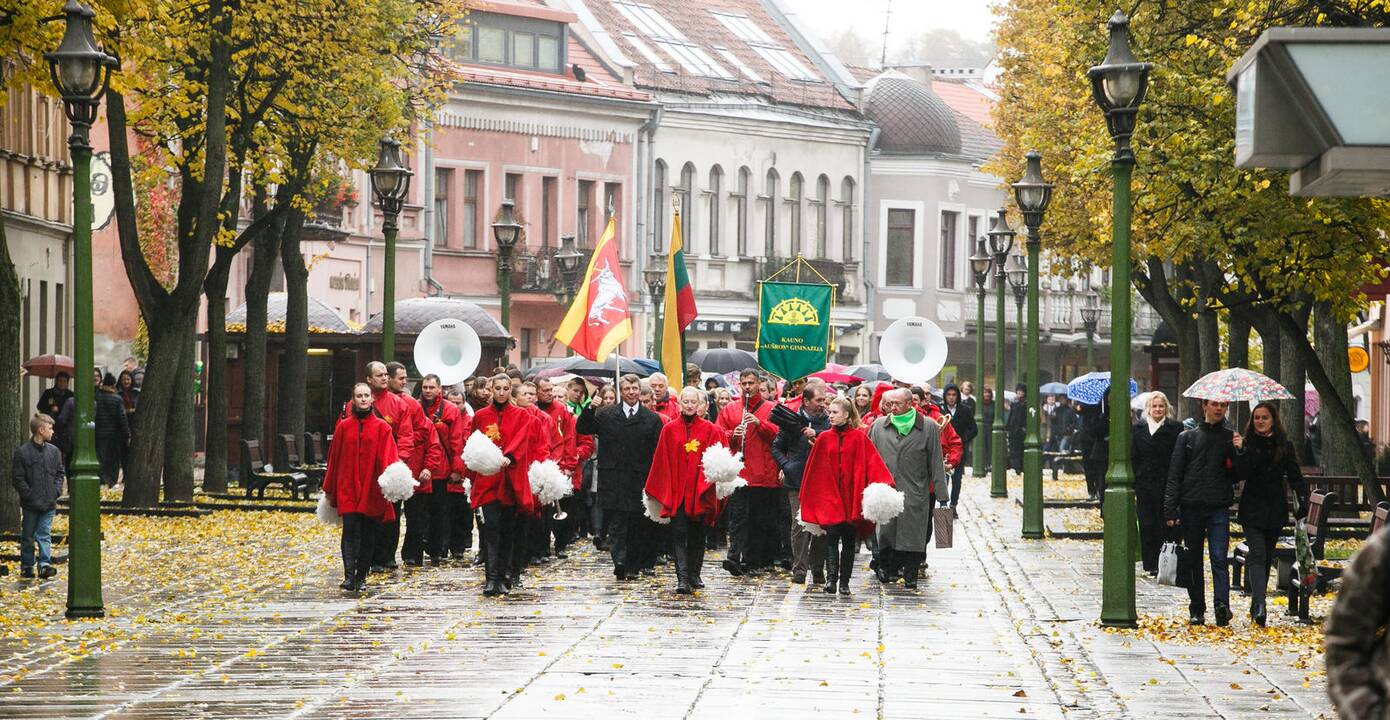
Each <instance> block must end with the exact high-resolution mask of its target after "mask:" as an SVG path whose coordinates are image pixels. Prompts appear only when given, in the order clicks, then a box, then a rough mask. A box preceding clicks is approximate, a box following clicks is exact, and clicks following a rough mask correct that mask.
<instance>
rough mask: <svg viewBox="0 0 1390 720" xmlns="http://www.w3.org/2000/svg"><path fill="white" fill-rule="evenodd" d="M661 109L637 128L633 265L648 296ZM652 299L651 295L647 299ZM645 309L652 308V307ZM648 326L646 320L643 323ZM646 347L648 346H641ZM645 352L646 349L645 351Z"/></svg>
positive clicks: (641, 289)
mask: <svg viewBox="0 0 1390 720" xmlns="http://www.w3.org/2000/svg"><path fill="white" fill-rule="evenodd" d="M661 115H662V109H661V106H660V105H657V106H656V107H654V108H652V110H651V115H650V116H648V118H647V121H646V122H644V123H642V126H641V127H639V128H637V236H636V238H635V239H634V241H633V254H634V257H633V258H632V266H633V269H634V270H635V272H634V273H633V274H634V275H636V282H637V286H638V288H639V290H638V292H637V296H638V297H647V293H646V287H647V283H646V279H645V278H646V276H645V275H644V274H643V273H644V271H645V270H646V269H647V252H646V251H649V250H650V248H651V244H650V243H648V242H647V241H646V237H647V224H648V223H647V203H648V202H649V201H650V200H651V197H652V187H651V184H652V176H653V175H654V170H653V166H654V165H655V163H656V153H655V152H654V151H653V149H652V137H653V136H654V135H656V128H657V126H659V125H660V124H661ZM648 301H649V302H650V301H651V298H648ZM643 309H644V310H648V311H650V308H649V307H644V308H643ZM643 325H644V326H645V323H644V324H643ZM641 349H643V350H645V348H641ZM643 354H645V352H643Z"/></svg>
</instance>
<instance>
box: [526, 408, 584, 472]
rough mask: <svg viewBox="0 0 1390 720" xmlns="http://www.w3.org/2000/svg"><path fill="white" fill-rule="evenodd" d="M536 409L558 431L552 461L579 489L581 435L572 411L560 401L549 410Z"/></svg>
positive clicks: (552, 451)
mask: <svg viewBox="0 0 1390 720" xmlns="http://www.w3.org/2000/svg"><path fill="white" fill-rule="evenodd" d="M536 407H537V408H538V409H539V410H540V411H541V412H543V413H545V414H546V415H548V416H550V423H551V425H552V426H553V427H554V428H555V429H556V432H557V433H558V436H559V442H558V443H557V444H555V445H554V446H552V447H551V448H550V459H551V460H554V461H555V463H556V464H557V465H559V466H560V469H561V470H563V471H565V474H567V475H569V476H570V479H571V480H572V481H574V489H575V490H578V489H579V433H577V432H575V430H574V426H575V425H576V423H577V421H576V420H575V418H574V415H573V414H572V413H570V409H569V408H568V407H566V406H565V404H564V403H562V402H560V401H559V400H555V401H552V402H551V403H550V407H549V408H542V407H541V406H540V403H537V404H536Z"/></svg>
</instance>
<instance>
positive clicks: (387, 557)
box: [372, 503, 401, 567]
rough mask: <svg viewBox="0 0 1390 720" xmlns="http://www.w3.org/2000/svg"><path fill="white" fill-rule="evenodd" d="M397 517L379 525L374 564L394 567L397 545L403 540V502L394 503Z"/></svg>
mask: <svg viewBox="0 0 1390 720" xmlns="http://www.w3.org/2000/svg"><path fill="white" fill-rule="evenodd" d="M391 507H393V508H395V509H396V519H395V520H389V521H387V522H384V523H380V524H378V525H377V531H376V544H375V545H374V546H373V547H372V564H373V565H376V566H378V567H394V566H395V564H396V547H397V546H398V545H399V544H400V542H401V504H400V503H393V504H392V505H391Z"/></svg>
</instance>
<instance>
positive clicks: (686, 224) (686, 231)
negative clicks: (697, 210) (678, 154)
mask: <svg viewBox="0 0 1390 720" xmlns="http://www.w3.org/2000/svg"><path fill="white" fill-rule="evenodd" d="M695 188H696V185H695V166H694V165H693V164H691V163H686V164H685V165H682V166H681V184H680V187H677V188H676V197H677V198H678V199H679V200H680V208H681V245H682V246H683V247H684V248H685V249H686V252H689V251H690V245H691V243H692V242H693V240H694V239H693V238H691V237H690V227H691V225H692V224H693V223H691V218H690V214H691V211H693V210H694V207H693V205H694V196H695ZM667 212H670V210H669V209H668V210H667Z"/></svg>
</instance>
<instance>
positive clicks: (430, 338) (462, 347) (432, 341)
mask: <svg viewBox="0 0 1390 720" xmlns="http://www.w3.org/2000/svg"><path fill="white" fill-rule="evenodd" d="M482 357H483V343H482V341H481V340H479V339H478V333H477V331H476V330H474V329H473V327H472V326H470V325H469V324H468V323H466V322H464V321H462V320H456V319H454V318H442V319H439V320H435V321H434V322H432V323H430V324H429V325H426V326H425V329H424V330H421V331H420V334H419V336H417V337H416V338H415V367H417V368H419V370H420V374H421V375H430V374H434V375H438V376H439V384H440V385H441V386H443V387H446V388H447V387H448V386H450V385H457V384H459V383H461V382H463V381H464V380H466V379H468V376H469V375H472V374H473V371H474V370H476V369H477V368H478V362H479V361H480V360H482Z"/></svg>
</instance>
